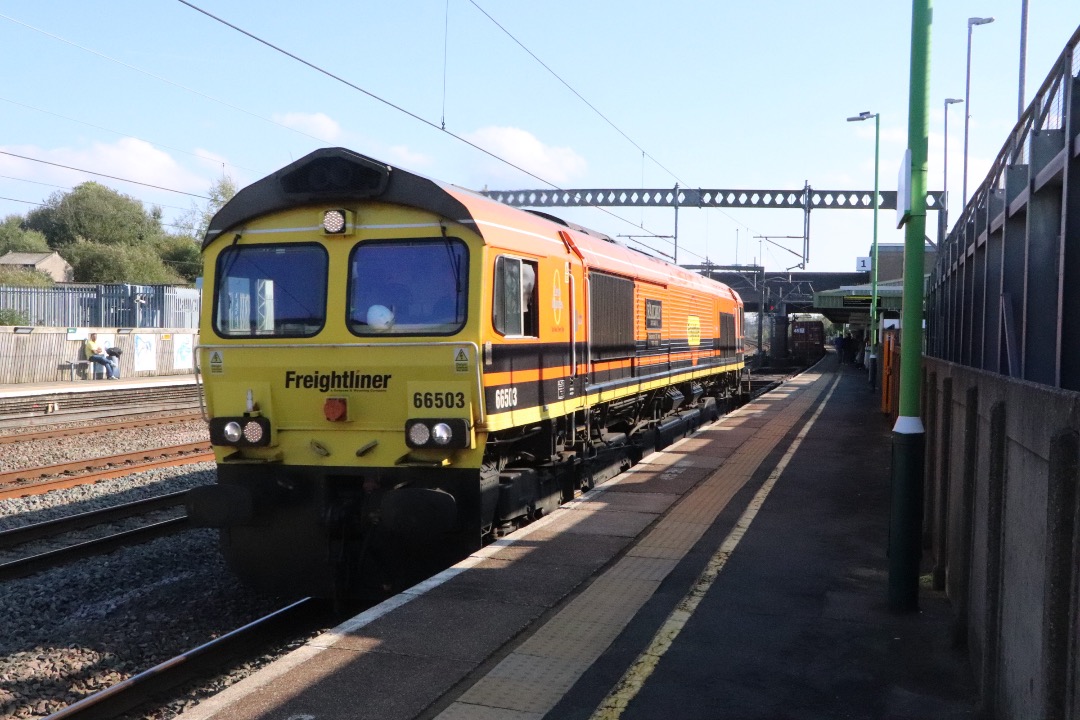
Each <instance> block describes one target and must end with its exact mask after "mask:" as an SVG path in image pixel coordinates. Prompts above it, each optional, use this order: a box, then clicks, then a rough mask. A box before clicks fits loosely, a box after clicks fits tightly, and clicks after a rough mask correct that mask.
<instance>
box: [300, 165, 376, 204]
mask: <svg viewBox="0 0 1080 720" xmlns="http://www.w3.org/2000/svg"><path fill="white" fill-rule="evenodd" d="M389 181H390V168H389V167H387V166H386V165H377V164H375V163H373V162H371V161H370V160H368V159H367V158H364V157H360V156H356V157H355V158H345V157H340V156H332V157H320V158H315V159H313V160H311V161H310V162H308V163H305V164H304V165H303V166H301V167H299V168H297V169H296V170H293V171H292V172H290V173H286V174H285V175H282V176H281V189H282V190H284V191H285V194H287V195H294V196H298V199H299V198H305V199H312V200H317V199H321V198H323V197H340V196H341V195H342V194H347V195H349V196H350V197H358V198H362V197H365V196H368V197H372V196H378V195H381V194H382V192H383V191H384V190H386V184H387V183H388V182H389Z"/></svg>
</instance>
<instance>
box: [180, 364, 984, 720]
mask: <svg viewBox="0 0 1080 720" xmlns="http://www.w3.org/2000/svg"><path fill="white" fill-rule="evenodd" d="M890 452H891V428H890V426H889V423H888V420H887V418H886V417H885V416H883V415H882V414H881V413H880V412H879V411H878V409H877V406H876V405H875V403H874V396H873V394H872V392H871V390H870V388H869V386H868V384H867V378H866V374H865V372H864V371H859V370H856V369H855V368H853V367H851V366H850V365H843V366H838V365H837V364H836V358H835V356H834V355H831V354H830V355H828V356H827V357H826V359H825V360H823V361H822V363H819V365H818V366H816V367H815V368H813V369H812V370H811V371H809V372H807V373H804V374H803V375H801V376H799V377H797V378H795V379H793V380H791V381H789V382H787V383H785V384H784V385H783V386H781V387H780V388H778V389H777V390H776V391H774V392H772V393H770V394H769V395H767V396H765V397H764V398H761V399H759V400H757V401H755V402H753V403H751V404H749V405H747V406H745V407H743V408H740V409H739V410H738V411H736V412H735V413H733V414H731V415H729V416H727V417H725V418H723V419H722V420H720V421H719V422H717V423H715V424H713V425H711V426H708V427H706V428H704V429H702V430H701V431H699V432H697V433H695V434H694V435H692V436H690V437H688V438H685V439H683V440H681V441H679V442H678V443H675V444H674V445H672V446H670V447H669V448H667V449H665V450H664V451H663V452H659V453H655V454H653V455H650V456H648V457H646V458H645V459H644V460H643V461H642V462H641V463H639V464H638V465H637V466H635V467H634V468H633V469H632V470H631V471H629V472H627V473H624V474H623V475H620V476H619V477H617V478H615V479H614V480H612V481H611V482H609V483H606V484H605V485H603V486H601V487H599V488H597V489H596V490H593V491H592V492H590V493H589V494H587V495H586V496H584V497H583V498H581V499H580V500H578V501H576V502H574V503H571V504H569V505H567V506H565V507H563V508H561V509H560V510H558V511H557V512H555V513H553V514H551V515H550V516H548V517H546V518H544V519H542V520H541V521H539V522H536V523H534V524H532V525H530V526H528V527H526V528H524V529H523V530H521V531H519V532H517V533H514V534H513V535H511V536H509V537H508V538H505V539H503V540H500V541H498V542H496V543H494V544H492V545H490V546H488V547H486V548H484V549H483V550H482V551H480V552H478V553H476V554H475V555H474V556H472V557H470V558H468V559H466V560H465V561H463V562H462V563H460V564H458V565H457V566H455V567H454V568H451V569H449V570H447V571H445V572H443V573H441V574H440V575H438V576H436V577H435V578H432V579H431V580H429V581H426V582H425V583H422V584H421V585H418V586H416V587H415V588H412V589H410V590H409V591H407V592H405V593H403V594H401V595H398V596H396V597H394V598H392V599H391V600H388V601H387V602H385V603H383V604H381V605H379V606H377V607H375V608H373V609H371V610H369V611H367V612H365V613H364V614H362V615H360V616H358V617H356V618H353V619H352V620H350V621H348V622H346V623H344V624H342V625H341V626H339V627H337V628H335V629H334V630H332V631H329V632H327V633H325V634H324V635H322V636H320V637H319V638H316V639H314V640H312V641H310V642H309V643H307V644H306V645H305V646H304V647H302V648H300V649H298V650H296V651H294V652H293V653H291V654H290V655H288V656H286V657H285V658H283V659H281V660H278V661H276V662H274V663H273V664H271V665H269V666H267V667H266V668H264V669H263V670H261V671H259V672H258V673H256V674H255V675H253V676H251V677H249V678H248V679H246V680H244V681H242V682H240V683H238V684H237V685H235V686H233V687H231V688H229V689H227V690H225V691H224V692H222V693H221V694H219V695H217V696H216V697H214V698H212V699H209V700H207V701H204V702H203V703H201V704H200V705H198V706H197V707H195V708H194V709H192V710H190V711H188V712H187V713H185V714H184V715H183V716H182V718H184V720H201V719H202V718H218V719H221V720H247V719H249V718H250V719H254V718H274V719H280V720H287V719H289V718H301V717H303V718H311V719H312V720H314V719H315V718H318V719H319V720H327V719H337V718H341V719H345V718H351V719H352V718H379V719H380V720H390V719H395V718H400V719H402V720H405V719H411V718H424V719H428V718H438V719H439V720H457V719H459V718H462V719H464V718H468V719H469V720H538V719H539V718H544V717H547V718H552V719H555V718H558V719H559V720H562V719H564V718H567V719H576V718H580V719H582V720H587V719H590V718H595V719H597V720H599V719H601V718H603V719H605V720H615V719H616V718H625V719H626V720H639V719H645V718H674V719H685V720H696V719H702V720H704V719H706V718H708V719H713V718H739V719H742V718H770V719H774V720H775V719H785V718H867V719H869V718H875V719H876V718H890V719H901V718H905V719H907V718H911V719H912V720H914V719H915V718H919V719H924V718H935V719H950V720H951V719H952V718H968V717H972V716H973V715H974V709H975V704H976V696H975V689H974V684H973V682H972V678H971V672H970V668H969V667H968V665H967V662H966V659H965V656H964V654H963V652H962V651H960V650H959V649H957V648H953V647H952V646H951V644H950V638H951V637H952V618H951V614H950V608H949V605H948V601H947V600H946V599H945V598H944V597H942V596H941V595H940V594H937V593H933V592H931V591H930V590H929V589H927V588H928V586H924V589H923V590H921V592H920V611H919V612H917V613H909V614H893V613H890V612H889V610H888V607H887V599H886V598H887V585H888V566H887V557H886V542H887V532H888V522H889V518H888V485H889V479H890Z"/></svg>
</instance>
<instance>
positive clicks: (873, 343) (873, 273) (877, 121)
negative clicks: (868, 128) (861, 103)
mask: <svg viewBox="0 0 1080 720" xmlns="http://www.w3.org/2000/svg"><path fill="white" fill-rule="evenodd" d="M870 118H874V243H873V245H872V249H871V251H870V255H871V258H870V361H869V363H868V365H869V366H870V388H871V389H873V388H874V387H876V386H877V348H878V312H877V309H878V295H877V279H878V274H877V271H878V242H877V217H878V203H879V201H878V160H879V157H880V148H881V114H880V113H871V112H869V111H867V112H861V113H859V114H858V115H856V116H854V117H849V118H848V119H847V120H848V122H861V121H863V120H869V119H870Z"/></svg>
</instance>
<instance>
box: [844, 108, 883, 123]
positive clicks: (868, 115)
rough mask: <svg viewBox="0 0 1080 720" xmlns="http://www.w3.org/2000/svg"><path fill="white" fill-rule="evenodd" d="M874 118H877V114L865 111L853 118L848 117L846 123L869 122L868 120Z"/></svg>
mask: <svg viewBox="0 0 1080 720" xmlns="http://www.w3.org/2000/svg"><path fill="white" fill-rule="evenodd" d="M874 117H877V113H872V112H870V111H869V110H867V111H865V112H861V113H859V114H858V115H856V116H855V117H849V118H848V119H847V121H848V122H859V121H860V120H869V119H870V118H874Z"/></svg>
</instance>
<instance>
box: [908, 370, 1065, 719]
mask: <svg viewBox="0 0 1080 720" xmlns="http://www.w3.org/2000/svg"><path fill="white" fill-rule="evenodd" d="M924 362H925V365H924V372H925V376H924V377H925V379H926V383H925V388H924V390H925V394H924V397H925V399H926V407H925V408H924V417H925V419H926V433H927V435H926V448H927V452H926V476H925V480H926V482H925V493H924V498H925V513H924V539H925V541H926V546H927V547H928V548H929V550H930V552H931V553H932V557H933V560H934V573H933V581H934V584H935V586H936V587H937V588H938V589H945V590H946V591H947V593H948V596H949V598H950V600H951V602H952V604H953V607H954V609H955V611H956V626H955V638H956V640H957V642H958V643H961V644H966V647H967V649H968V653H969V656H970V658H971V663H972V667H973V669H974V672H975V679H976V681H977V682H978V684H979V686H980V691H981V695H982V701H983V705H984V708H985V710H986V711H987V715H986V716H987V717H992V718H1010V719H1011V718H1046V719H1047V720H1058V719H1060V720H1064V719H1065V718H1073V717H1077V714H1078V713H1080V698H1078V695H1077V694H1078V687H1080V673H1078V667H1080V639H1078V637H1080V617H1078V615H1080V587H1078V582H1080V532H1078V530H1080V504H1078V493H1077V484H1078V477H1080V472H1078V467H1080V441H1078V437H1080V434H1078V429H1080V393H1077V392H1070V391H1065V390H1057V389H1054V388H1049V387H1047V386H1044V385H1039V384H1035V383H1030V382H1025V381H1022V380H1015V379H1010V378H1008V377H1005V376H1002V375H998V374H994V373H988V372H984V371H981V370H975V369H972V368H967V367H963V366H960V365H957V364H954V363H950V362H946V361H943V360H936V359H932V358H926V359H925V360H924Z"/></svg>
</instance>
